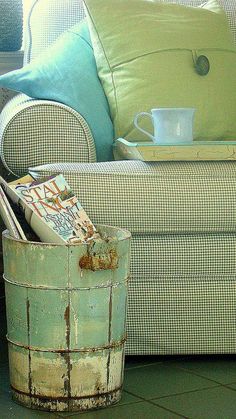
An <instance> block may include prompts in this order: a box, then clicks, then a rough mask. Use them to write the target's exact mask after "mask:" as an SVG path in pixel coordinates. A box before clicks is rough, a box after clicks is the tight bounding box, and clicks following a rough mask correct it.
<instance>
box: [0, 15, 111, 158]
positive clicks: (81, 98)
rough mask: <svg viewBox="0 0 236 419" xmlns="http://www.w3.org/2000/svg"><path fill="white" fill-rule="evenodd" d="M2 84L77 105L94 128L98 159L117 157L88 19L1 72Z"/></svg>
mask: <svg viewBox="0 0 236 419" xmlns="http://www.w3.org/2000/svg"><path fill="white" fill-rule="evenodd" d="M0 86H1V87H6V88H8V89H11V90H16V91H17V92H22V93H25V94H26V95H28V96H30V97H32V98H37V99H47V100H55V101H58V102H61V103H64V104H65V105H68V106H70V107H71V108H73V109H75V110H76V111H78V112H79V113H80V114H81V115H82V116H83V117H84V119H85V120H86V121H87V123H88V125H89V127H90V129H91V132H92V134H93V138H94V141H95V146H96V151H97V160H98V161H108V160H113V154H112V143H113V137H114V134H113V125H112V121H111V118H110V114H109V107H108V103H107V99H106V96H105V94H104V91H103V88H102V86H101V83H100V80H99V78H98V75H97V67H96V62H95V58H94V54H93V48H92V46H91V41H90V35H89V30H88V27H87V24H86V22H85V21H84V22H82V23H79V24H77V25H75V26H73V27H72V28H70V29H69V30H68V31H66V32H64V33H63V34H62V35H61V36H60V37H59V38H58V39H57V40H56V41H55V42H54V43H53V44H52V45H51V46H49V47H48V48H47V49H46V50H45V51H44V52H43V53H42V54H40V56H39V57H37V58H36V59H35V60H33V61H32V62H31V63H30V64H27V65H26V66H25V67H23V68H22V69H20V70H16V71H11V72H9V73H7V74H4V75H3V76H1V77H0Z"/></svg>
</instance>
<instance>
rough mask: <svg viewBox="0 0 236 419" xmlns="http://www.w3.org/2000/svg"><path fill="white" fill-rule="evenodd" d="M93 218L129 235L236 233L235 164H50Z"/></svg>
mask: <svg viewBox="0 0 236 419" xmlns="http://www.w3.org/2000/svg"><path fill="white" fill-rule="evenodd" d="M30 171H31V172H32V173H33V175H35V176H36V177H38V176H41V175H46V174H52V173H57V172H62V173H63V174H64V176H65V177H66V179H67V181H68V182H69V184H70V185H71V187H72V188H73V190H74V192H75V193H76V195H77V196H78V197H79V200H80V201H81V203H82V205H83V206H84V207H85V209H86V211H87V212H88V213H89V215H90V216H91V218H92V219H93V220H94V221H95V222H97V223H102V224H106V223H108V224H111V225H115V226H120V227H124V228H127V229H129V230H130V231H131V232H132V233H133V234H134V233H135V234H157V233H158V234H178V233H201V232H206V233H207V232H208V233H215V232H222V233H224V232H235V231H236V211H235V208H236V165H235V162H233V161H225V162H224V161H223V162H207V164H206V163H205V162H155V163H147V162H141V161H128V160H127V161H117V162H105V163H94V164H66V163H65V164H59V165H58V164H54V165H46V166H43V167H38V168H35V169H33V170H31V169H30Z"/></svg>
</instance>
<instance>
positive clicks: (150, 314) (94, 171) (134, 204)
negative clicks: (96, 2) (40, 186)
mask: <svg viewBox="0 0 236 419" xmlns="http://www.w3.org/2000/svg"><path fill="white" fill-rule="evenodd" d="M40 1H42V2H43V1H44V2H45V1H47V0H38V2H39V4H40ZM55 1H57V0H55ZM127 1H128V0H127ZM162 1H171V0H162ZM173 1H174V0H173ZM219 1H220V3H221V4H222V5H223V7H224V8H225V9H226V12H227V15H228V18H229V22H230V25H231V29H232V31H233V34H234V36H235V39H236V2H235V0H219ZM62 2H67V4H68V2H70V0H60V1H58V3H60V4H61V3H62ZM176 2H179V3H184V4H189V5H193V6H195V5H199V4H200V3H201V2H202V1H201V0H195V1H194V0H192V1H191V0H181V1H177V0H176ZM48 3H49V2H48ZM39 4H38V6H39ZM71 4H73V7H74V6H75V2H74V1H73V0H71ZM35 10H36V9H35ZM73 13H74V12H73ZM68 15H70V13H68ZM63 22H64V20H63ZM52 27H53V25H52ZM49 32H50V31H49ZM52 32H53V31H52ZM44 41H45V42H46V43H47V42H48V35H46V36H45V39H44ZM44 41H43V42H44ZM33 42H34V40H33ZM36 44H37V43H36ZM36 44H34V47H33V48H32V49H31V53H32V54H33V53H35V54H37V51H38V47H37V45H36ZM32 103H33V102H32ZM37 103H38V114H37V115H38V116H37V118H38V119H37V118H35V119H34V117H35V116H34V115H33V112H32V113H31V112H30V109H31V108H30V106H31V105H30V104H31V101H30V100H29V99H28V98H22V102H20V101H19V103H17V104H16V102H14V106H15V104H16V105H17V107H16V109H15V111H14V109H13V111H11V109H10V107H9V108H8V109H7V110H6V112H5V111H4V117H3V123H4V124H3V125H4V128H2V138H3V140H2V149H1V153H2V157H3V158H4V164H5V165H6V166H7V167H8V169H9V170H12V171H13V172H14V173H16V174H22V173H23V172H24V171H25V169H26V163H27V165H28V166H31V167H32V169H31V172H32V173H33V174H34V175H35V176H36V177H37V176H42V175H47V174H52V173H57V172H62V173H63V174H64V176H65V177H66V179H67V180H68V182H69V183H70V184H71V186H72V188H73V189H74V191H75V193H76V194H77V195H78V197H79V199H80V201H81V203H82V205H83V206H84V207H85V209H86V210H87V212H88V214H89V215H90V217H91V218H92V220H93V221H94V222H95V223H105V224H111V225H117V226H120V227H125V228H128V229H129V230H130V231H131V233H132V246H131V273H132V279H131V281H130V287H129V304H128V316H127V333H128V341H127V346H126V352H127V353H128V354H204V353H234V352H235V341H236V340H235V337H236V336H235V334H236V327H235V324H236V318H235V317H236V312H235V305H236V295H235V294H236V291H235V290H236V287H235V280H236V274H235V267H236V252H235V248H236V211H235V208H236V205H235V204H236V194H235V192H236V191H235V189H236V182H235V176H236V165H235V162H229V161H225V162H159V163H143V162H139V161H117V162H105V163H96V162H94V151H92V144H91V145H90V146H89V147H90V148H91V154H90V160H89V159H88V162H90V163H86V162H84V163H81V160H80V157H79V154H80V152H81V150H79V151H78V149H77V148H76V145H75V136H76V134H74V130H72V131H73V132H72V133H71V132H69V134H68V135H67V137H66V139H67V141H68V143H67V145H66V147H67V148H68V149H66V150H65V153H64V155H63V153H62V152H61V147H62V145H61V144H62V143H64V137H63V141H61V138H62V137H61V136H62V135H66V134H65V131H67V129H69V125H70V124H71V122H72V120H70V121H69V122H68V123H67V125H65V128H64V129H63V123H64V118H65V117H64V114H63V116H62V115H60V117H57V116H56V115H57V112H58V110H59V108H58V105H57V104H52V105H51V106H52V109H53V111H52V115H50V116H49V117H48V119H47V124H46V126H47V129H48V130H49V131H48V132H50V135H49V137H48V139H47V138H46V136H45V137H44V140H43V141H42V140H41V139H39V138H40V132H41V130H42V128H43V121H44V118H45V115H44V114H43V113H42V115H43V116H42V119H41V122H39V119H40V117H39V115H40V113H41V110H42V111H43V105H44V106H45V102H43V101H36V104H37ZM25 109H27V110H28V112H29V115H30V116H29V118H32V119H27V118H25V119H23V115H24V112H25ZM60 110H61V108H60ZM11 112H12V113H11ZM18 113H19V114H20V117H19V119H17V118H18ZM77 116H78V115H76V117H77ZM21 118H22V119H21ZM53 120H55V121H57V122H55V121H54V124H53ZM14 121H15V126H14V129H12V131H9V137H8V139H6V138H5V136H6V135H7V131H6V128H9V129H10V127H11V125H12V124H13V123H14ZM59 122H60V124H61V125H60V126H58V123H59ZM74 123H75V125H76V122H74ZM80 123H82V130H84V135H85V136H86V135H87V137H88V138H90V139H91V137H90V136H89V128H87V129H88V132H87V130H86V127H85V126H84V125H83V122H81V121H80ZM26 126H28V127H30V130H32V129H33V127H35V131H34V136H31V137H30V135H29V136H27V138H28V140H27V141H29V142H30V144H32V146H31V148H30V150H29V151H28V153H27V152H26V149H24V153H22V152H21V148H22V145H23V144H24V141H26V140H25V136H26V133H27V128H26ZM50 126H53V129H52V130H51V131H50ZM37 128H38V129H37ZM47 129H46V131H47ZM75 129H77V128H75ZM36 131H37V132H36ZM29 132H30V131H29ZM53 132H55V137H53ZM73 134H74V136H73ZM71 136H72V137H71ZM78 136H79V134H78ZM81 136H83V134H82V131H81ZM12 138H13V140H12ZM70 138H72V140H71V143H70ZM11 141H12V142H11ZM81 141H82V140H81ZM87 142H88V139H86V143H87ZM49 143H50V144H51V146H50V145H49V146H48V147H47V150H46V147H45V145H46V144H49ZM91 143H92V141H91ZM12 144H13V146H12ZM37 144H40V146H38V149H37ZM52 144H54V145H55V150H56V149H57V148H58V149H59V150H60V152H59V153H58V154H57V160H56V159H53V154H52V153H51V154H50V150H52V149H53V146H52ZM27 147H28V144H27ZM86 147H87V146H86ZM48 150H49V151H48ZM73 150H74V153H75V156H74V157H75V158H74V160H73ZM76 153H78V154H76ZM60 156H61V160H59V158H60ZM23 157H24V158H23ZM83 158H84V157H83ZM40 159H41V161H40ZM50 159H51V160H50ZM50 161H51V163H52V162H53V163H54V164H46V165H45V164H44V165H43V166H42V165H41V164H42V163H49V162H50ZM60 161H61V162H63V161H64V162H67V163H60ZM83 161H84V160H83ZM91 161H93V163H92V162H91ZM77 162H79V163H77ZM38 164H40V166H38V167H34V168H33V166H35V165H38Z"/></svg>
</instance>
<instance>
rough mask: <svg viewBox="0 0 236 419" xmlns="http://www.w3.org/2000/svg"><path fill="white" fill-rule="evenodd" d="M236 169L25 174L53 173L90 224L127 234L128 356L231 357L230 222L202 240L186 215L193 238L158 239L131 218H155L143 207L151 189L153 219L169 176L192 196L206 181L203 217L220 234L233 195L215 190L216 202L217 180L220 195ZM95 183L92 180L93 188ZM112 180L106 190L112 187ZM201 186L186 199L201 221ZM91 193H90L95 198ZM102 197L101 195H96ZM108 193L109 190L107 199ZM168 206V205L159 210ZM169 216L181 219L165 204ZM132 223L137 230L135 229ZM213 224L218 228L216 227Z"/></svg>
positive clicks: (215, 165)
mask: <svg viewBox="0 0 236 419" xmlns="http://www.w3.org/2000/svg"><path fill="white" fill-rule="evenodd" d="M235 170H236V168H235V162H207V164H206V163H204V162H171V163H168V162H164V163H163V162H161V163H160V164H159V163H150V164H148V163H144V162H139V161H132V162H131V161H117V162H113V163H95V164H90V165H87V164H79V165H75V164H61V165H56V164H55V165H47V166H43V167H38V168H33V169H32V170H30V172H31V173H32V174H33V175H34V176H36V177H40V176H44V175H50V174H52V173H57V172H60V173H63V174H64V175H65V177H66V178H67V180H68V181H69V183H70V185H71V186H72V187H73V189H74V190H75V191H76V194H77V195H78V197H79V199H80V200H81V197H82V204H83V205H84V206H85V209H86V210H88V209H89V215H90V217H91V218H92V220H93V221H94V222H96V223H97V222H101V221H102V222H104V223H106V224H111V225H113V224H114V219H115V220H116V217H121V218H120V219H119V222H120V227H121V226H123V227H126V228H128V229H130V230H131V232H132V245H131V281H130V285H129V301H128V313H127V336H128V340H127V345H126V353H127V354H129V355H131V354H132V355H145V354H159V355H161V354H204V353H206V354H207V353H234V352H235V339H236V328H235V324H236V312H235V304H236V288H235V280H236V270H235V266H236V252H235V248H236V231H235V226H236V223H235V222H234V223H232V225H231V227H232V231H231V232H226V231H222V232H217V231H215V232H210V233H209V232H207V229H208V224H206V226H205V231H202V232H201V231H200V229H199V225H201V223H202V221H201V216H199V218H195V219H194V218H193V213H189V214H188V219H189V225H191V230H193V229H194V228H195V229H196V228H197V226H198V231H195V233H194V234H193V233H192V232H191V231H189V232H181V231H180V226H181V224H180V225H178V223H177V222H176V226H178V228H179V231H178V234H163V232H162V233H161V234H158V233H159V230H158V229H157V230H156V231H155V228H153V226H152V228H153V230H152V232H151V233H149V234H148V233H147V232H145V228H144V227H143V225H144V220H143V218H141V217H136V215H137V213H138V215H140V206H143V207H145V211H147V217H146V219H147V220H148V219H149V217H150V216H151V217H153V216H154V215H153V214H154V212H153V214H151V211H152V209H150V205H149V201H150V196H149V192H150V190H152V194H153V196H155V197H156V204H157V205H156V213H155V214H157V215H158V214H159V211H160V208H159V207H158V200H159V199H160V196H159V195H158V193H157V190H156V189H155V188H156V185H157V184H158V182H159V181H160V179H163V180H164V179H166V178H167V179H166V183H165V182H164V183H163V188H164V186H165V184H166V188H167V189H168V182H169V179H168V176H167V174H168V175H169V176H170V178H171V179H172V180H173V181H174V183H175V185H177V184H178V183H179V185H181V187H182V188H183V189H185V188H186V185H185V184H184V182H185V180H187V179H189V177H190V179H191V183H193V184H192V193H193V191H194V188H195V187H196V185H197V184H198V181H199V179H205V187H206V189H207V188H208V191H210V194H209V198H208V211H209V213H211V215H212V217H215V219H216V222H215V227H216V230H217V229H218V228H219V226H220V225H221V227H222V228H223V224H224V221H225V219H224V217H227V216H228V212H229V211H230V207H231V210H232V212H231V214H232V215H233V213H235V203H234V204H233V205H232V206H231V204H230V202H229V201H230V200H231V202H234V200H235V196H236V195H235V192H234V193H229V196H228V198H227V199H226V198H225V195H224V192H223V189H222V190H221V194H223V195H221V196H220V194H219V195H218V188H219V187H220V186H219V183H220V182H219V180H220V178H221V177H222V178H224V179H225V186H226V189H227V188H228V186H227V183H228V181H229V182H230V181H231V180H232V181H233V182H232V184H235V183H236V182H235ZM87 172H88V173H87ZM86 173H87V175H86V176H85V174H86ZM207 175H208V179H207ZM195 176H196V178H195ZM129 177H132V178H134V179H135V178H136V182H137V184H139V186H138V187H136V188H135V189H133V190H132V189H130V184H129V180H128V179H129ZM210 177H211V178H212V180H214V182H213V183H212V184H211V183H210V184H209V179H210ZM96 179H98V180H97V182H96ZM111 179H112V181H113V184H111ZM108 180H109V183H108ZM145 180H147V181H149V182H150V183H151V186H152V188H151V189H148V190H147V189H146V186H147V183H143V182H144V181H145ZM94 183H95V185H94ZM191 183H190V184H191ZM99 184H100V186H99ZM134 185H135V184H134ZM140 185H142V188H141V186H140ZM202 186H203V184H201V185H200V186H199V188H198V189H197V190H196V192H194V193H193V195H192V199H193V200H194V202H195V206H196V207H197V208H198V214H201V215H202V217H203V219H205V217H207V211H206V212H205V213H204V211H203V209H204V205H205V203H204V202H203V201H202V200H201V199H199V191H200V190H201V187H202ZM96 188H97V192H96V194H95V195H94V191H95V189H96ZM139 188H141V190H142V202H141V204H139V205H138V204H137V207H136V208H134V205H133V201H135V200H136V197H137V196H136V195H137V193H138V191H139ZM212 188H214V190H212ZM103 190H104V191H106V193H107V195H106V194H105V193H103ZM110 190H112V191H113V194H112V199H111V195H110ZM173 190H174V188H173ZM188 193H189V194H191V191H190V190H188ZM215 194H217V196H218V204H216V202H215V204H214V205H215V206H214V205H213V206H212V207H211V205H212V202H211V197H214V195H215ZM116 198H117V199H116ZM175 199H176V196H175V197H173V203H175V202H176V201H175ZM205 200H206V199H205ZM135 202H136V201H135ZM222 202H223V203H224V205H225V208H224V209H223V208H221V210H222V212H221V216H222V217H221V222H222V223H223V224H221V223H220V220H219V213H218V211H219V212H220V211H221V210H220V205H222ZM168 204H170V202H167V203H166V205H168ZM177 204H178V203H177ZM186 205H187V206H188V202H186V201H185V200H183V204H182V209H181V211H183V212H184V214H185V216H186V213H185V206H186ZM98 208H99V210H98ZM131 209H133V210H132V211H131ZM205 209H206V207H205ZM90 210H91V212H90ZM135 211H136V212H135ZM145 211H144V212H145ZM169 211H170V212H171V211H172V217H173V218H176V217H177V218H178V217H179V216H180V214H181V213H180V214H178V213H176V207H175V206H174V205H172V204H171V207H170V208H169ZM179 211H180V208H179ZM98 212H99V215H100V217H99V216H98ZM127 213H128V214H127ZM114 214H115V218H114ZM120 214H121V215H120ZM150 214H151V215H150ZM195 215H196V213H195ZM208 215H209V214H208ZM167 219H168V220H169V219H170V213H169V217H166V216H165V213H163V212H162V213H161V216H160V219H159V221H160V222H162V223H163V225H164V223H167ZM134 220H135V222H136V223H137V224H134ZM190 220H191V222H190ZM208 222H209V220H208ZM132 223H133V224H132ZM198 223H200V224H198ZM217 223H219V225H218V226H217ZM117 225H119V224H117ZM150 226H151V223H150ZM202 228H203V226H202ZM226 228H227V226H226V225H225V229H226ZM196 233H197V234H196Z"/></svg>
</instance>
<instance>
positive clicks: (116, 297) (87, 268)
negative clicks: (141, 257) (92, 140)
mask: <svg viewBox="0 0 236 419" xmlns="http://www.w3.org/2000/svg"><path fill="white" fill-rule="evenodd" d="M100 228H101V229H102V227H100ZM118 233H119V234H118ZM106 234H107V240H104V242H103V243H99V244H92V245H90V246H87V248H86V247H84V246H82V245H77V246H78V247H77V248H76V247H75V245H73V246H63V247H62V246H60V245H59V246H60V252H59V250H58V249H59V247H57V246H56V245H52V246H49V247H50V250H51V249H53V251H52V252H49V253H50V254H49V253H48V252H47V249H49V247H47V246H45V244H44V243H42V244H40V243H37V245H35V244H32V243H30V242H28V243H25V242H22V241H20V240H19V243H18V242H17V240H15V239H11V238H10V237H9V236H7V235H5V236H3V242H4V248H5V250H7V251H5V252H4V262H6V263H4V276H5V287H6V306H7V317H8V336H7V339H8V346H9V367H10V381H11V388H12V395H13V399H14V400H16V401H17V402H18V403H20V404H22V405H24V406H27V407H30V408H32V409H39V410H49V411H66V412H74V411H84V410H89V409H95V408H96V409H97V408H100V407H106V406H109V405H111V404H113V403H117V402H118V401H119V400H120V397H121V392H122V384H123V367H124V345H125V340H126V335H125V320H124V319H125V313H119V310H120V307H122V310H125V311H126V302H127V281H128V278H129V263H128V261H129V243H130V235H129V234H127V232H126V231H124V232H123V230H120V229H116V228H109V227H107V226H106ZM116 235H117V236H118V239H117V237H116ZM109 237H110V238H112V239H110V238H109ZM120 241H121V242H120ZM118 244H119V246H118ZM80 246H81V249H79V247H80ZM35 247H37V249H38V251H37V252H36V251H34V252H32V248H34V250H35ZM63 248H64V249H66V251H63V252H62V250H63ZM72 248H73V249H76V252H75V253H73V251H71V249H72ZM85 252H86V253H85ZM62 254H63V255H64V257H61V256H60V257H58V255H62ZM26 262H27V263H28V265H29V264H30V265H31V266H36V267H37V271H38V270H39V272H42V273H43V280H42V276H41V275H39V274H37V276H35V278H34V277H33V276H34V275H33V274H32V272H33V271H32V269H29V268H27V267H26ZM122 264H123V265H122ZM45 266H46V267H47V269H45ZM65 266H66V269H64V267H65ZM16 267H17V269H16ZM63 269H64V270H63ZM13 270H14V275H13ZM62 271H63V276H62V275H61V272H62ZM103 271H104V273H103ZM105 271H106V272H105ZM35 275H36V274H35ZM52 276H53V278H57V277H58V278H60V281H61V282H60V283H59V284H58V283H57V281H56V280H54V282H53V281H52V280H51V277H52ZM104 276H105V277H106V279H105V280H103V278H104ZM81 277H83V281H80V278H81ZM79 281H80V282H79ZM83 282H85V283H83ZM117 290H120V291H119V292H117ZM18 302H20V303H19V304H18Z"/></svg>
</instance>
